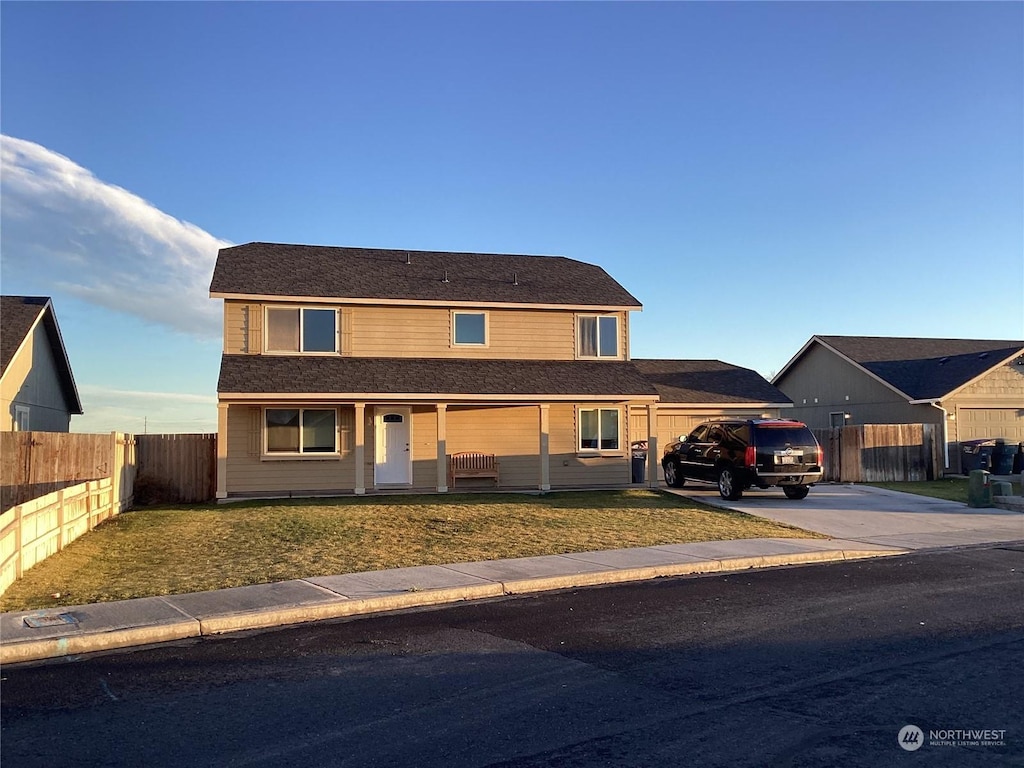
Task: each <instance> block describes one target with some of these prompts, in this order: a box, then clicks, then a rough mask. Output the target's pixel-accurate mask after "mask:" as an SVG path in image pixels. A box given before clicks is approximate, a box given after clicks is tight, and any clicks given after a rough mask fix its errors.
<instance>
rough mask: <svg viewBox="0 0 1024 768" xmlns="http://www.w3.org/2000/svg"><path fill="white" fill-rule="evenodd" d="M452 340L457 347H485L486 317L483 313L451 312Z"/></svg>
mask: <svg viewBox="0 0 1024 768" xmlns="http://www.w3.org/2000/svg"><path fill="white" fill-rule="evenodd" d="M452 339H454V341H455V344H456V345H457V346H464V345H465V346H474V347H483V346H486V345H487V315H486V314H485V313H484V312H453V313H452Z"/></svg>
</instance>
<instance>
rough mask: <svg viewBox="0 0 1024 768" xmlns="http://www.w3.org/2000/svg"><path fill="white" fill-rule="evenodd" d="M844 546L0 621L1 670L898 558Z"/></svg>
mask: <svg viewBox="0 0 1024 768" xmlns="http://www.w3.org/2000/svg"><path fill="white" fill-rule="evenodd" d="M905 551H906V550H904V549H902V548H898V547H893V546H887V545H880V544H870V543H862V542H856V541H849V540H845V539H838V538H837V539H781V538H779V539H775V538H773V539H745V540H739V541H712V542H702V543H697V544H668V545H662V546H657V547H643V548H638V549H621V550H610V551H603V552H583V553H578V554H569V555H549V556H545V557H526V558H518V559H512V560H492V561H487V562H477V563H460V564H455V565H431V566H420V567H415V568H396V569H392V570H386V571H370V572H366V573H355V574H348V575H343V576H321V577H317V578H309V579H298V580H295V581H285V582H280V583H276V584H258V585H254V586H251V587H237V588H234V589H222V590H217V591H213V592H196V593H192V594H184V595H170V596H167V597H145V598H139V599H136V600H122V601H119V602H112V603H96V604H92V605H80V606H73V607H64V608H55V609H52V610H36V611H21V612H13V613H4V614H2V615H0V664H12V663H17V662H26V661H35V660H39V659H50V658H58V657H70V656H75V655H78V654H82V653H91V652H94V651H104V650H110V649H114V648H126V647H130V646H137V645H146V644H149V643H161V642H168V641H173V640H182V639H185V638H190V637H200V636H203V635H216V634H221V633H224V632H233V631H237V630H244V629H260V628H266V627H276V626H281V625H285V624H294V623H299V622H305V621H316V620H321V619H334V618H338V617H343V616H355V615H358V614H367V613H377V612H380V611H392V610H397V609H401V608H412V607H418V606H428V605H439V604H442V603H454V602H458V601H461V600H472V599H480V598H495V597H501V596H503V595H514V594H522V593H527V592H539V591H544V590H552V589H566V588H572V587H584V586H594V585H598V584H615V583H621V582H627V581H639V580H642V579H652V578H656V577H659V576H682V575H687V574H700V573H717V572H722V571H738V570H744V569H747V568H763V567H767V566H778V565H796V564H801V563H819V562H827V561H835V560H850V559H857V558H865V557H877V556H882V555H895V554H901V553H903V552H905Z"/></svg>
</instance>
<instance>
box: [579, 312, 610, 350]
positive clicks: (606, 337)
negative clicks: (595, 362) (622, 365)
mask: <svg viewBox="0 0 1024 768" xmlns="http://www.w3.org/2000/svg"><path fill="white" fill-rule="evenodd" d="M576 354H577V356H578V357H618V356H619V317H618V315H578V316H577V318H576Z"/></svg>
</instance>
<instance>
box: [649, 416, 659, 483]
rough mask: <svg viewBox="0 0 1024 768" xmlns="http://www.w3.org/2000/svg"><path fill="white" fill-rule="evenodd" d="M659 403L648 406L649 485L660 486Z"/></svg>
mask: <svg viewBox="0 0 1024 768" xmlns="http://www.w3.org/2000/svg"><path fill="white" fill-rule="evenodd" d="M658 465H659V462H658V404H657V403H651V404H650V405H648V406H647V485H648V487H650V488H657V487H658Z"/></svg>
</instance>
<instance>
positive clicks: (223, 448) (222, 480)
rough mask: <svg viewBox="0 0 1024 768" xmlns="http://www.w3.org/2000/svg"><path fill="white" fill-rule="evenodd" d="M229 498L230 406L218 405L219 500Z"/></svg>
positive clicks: (225, 404)
mask: <svg viewBox="0 0 1024 768" xmlns="http://www.w3.org/2000/svg"><path fill="white" fill-rule="evenodd" d="M227 497H228V404H227V403H217V498H218V499H226V498H227Z"/></svg>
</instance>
